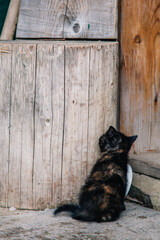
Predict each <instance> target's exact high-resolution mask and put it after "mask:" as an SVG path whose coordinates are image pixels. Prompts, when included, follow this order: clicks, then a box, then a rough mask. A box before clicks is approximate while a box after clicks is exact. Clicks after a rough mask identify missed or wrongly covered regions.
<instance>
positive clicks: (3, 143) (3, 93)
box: [0, 43, 12, 207]
mask: <svg viewBox="0 0 160 240" xmlns="http://www.w3.org/2000/svg"><path fill="white" fill-rule="evenodd" d="M11 56H12V44H3V43H0V76H1V87H0V149H1V154H0V206H5V207H7V206H8V163H9V129H10V84H11ZM6 66H7V68H6Z"/></svg>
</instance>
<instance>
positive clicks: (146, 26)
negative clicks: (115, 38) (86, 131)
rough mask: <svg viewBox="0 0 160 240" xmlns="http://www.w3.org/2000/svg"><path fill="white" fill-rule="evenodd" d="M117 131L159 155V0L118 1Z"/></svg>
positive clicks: (141, 148)
mask: <svg viewBox="0 0 160 240" xmlns="http://www.w3.org/2000/svg"><path fill="white" fill-rule="evenodd" d="M120 42H121V60H120V66H121V68H120V128H121V130H122V131H123V132H125V133H126V134H138V139H137V141H136V143H135V152H136V153H140V152H146V151H160V0H154V1H151V0H141V1H139V0H133V1H130V0H122V1H121V26H120Z"/></svg>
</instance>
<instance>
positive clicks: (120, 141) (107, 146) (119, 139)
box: [99, 126, 138, 152]
mask: <svg viewBox="0 0 160 240" xmlns="http://www.w3.org/2000/svg"><path fill="white" fill-rule="evenodd" d="M137 137H138V136H137V135H135V136H130V137H127V136H125V135H124V134H123V133H121V132H118V131H117V130H116V129H115V128H114V127H112V126H110V127H109V129H108V130H107V132H106V133H105V134H103V135H102V136H101V137H100V138H99V146H100V149H101V152H118V151H122V152H129V150H130V148H131V146H132V144H133V142H134V141H135V140H136V139H137Z"/></svg>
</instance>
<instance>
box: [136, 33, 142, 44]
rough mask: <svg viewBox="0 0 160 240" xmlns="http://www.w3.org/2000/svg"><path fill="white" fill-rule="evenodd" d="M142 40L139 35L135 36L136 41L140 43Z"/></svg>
mask: <svg viewBox="0 0 160 240" xmlns="http://www.w3.org/2000/svg"><path fill="white" fill-rule="evenodd" d="M141 41H142V40H141V37H140V36H139V35H136V36H135V38H134V42H135V43H138V44H139V43H141Z"/></svg>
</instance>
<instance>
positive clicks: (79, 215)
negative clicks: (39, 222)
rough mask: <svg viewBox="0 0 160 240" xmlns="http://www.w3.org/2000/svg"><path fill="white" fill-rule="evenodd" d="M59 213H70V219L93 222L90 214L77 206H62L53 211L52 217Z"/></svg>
mask: <svg viewBox="0 0 160 240" xmlns="http://www.w3.org/2000/svg"><path fill="white" fill-rule="evenodd" d="M60 212H70V214H71V217H72V218H73V219H76V220H80V221H87V222H91V221H94V218H93V216H92V214H89V212H88V211H87V210H86V209H83V208H81V207H80V206H79V205H75V204H64V205H62V206H60V207H58V208H57V209H56V210H55V211H54V215H57V214H58V213H60Z"/></svg>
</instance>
